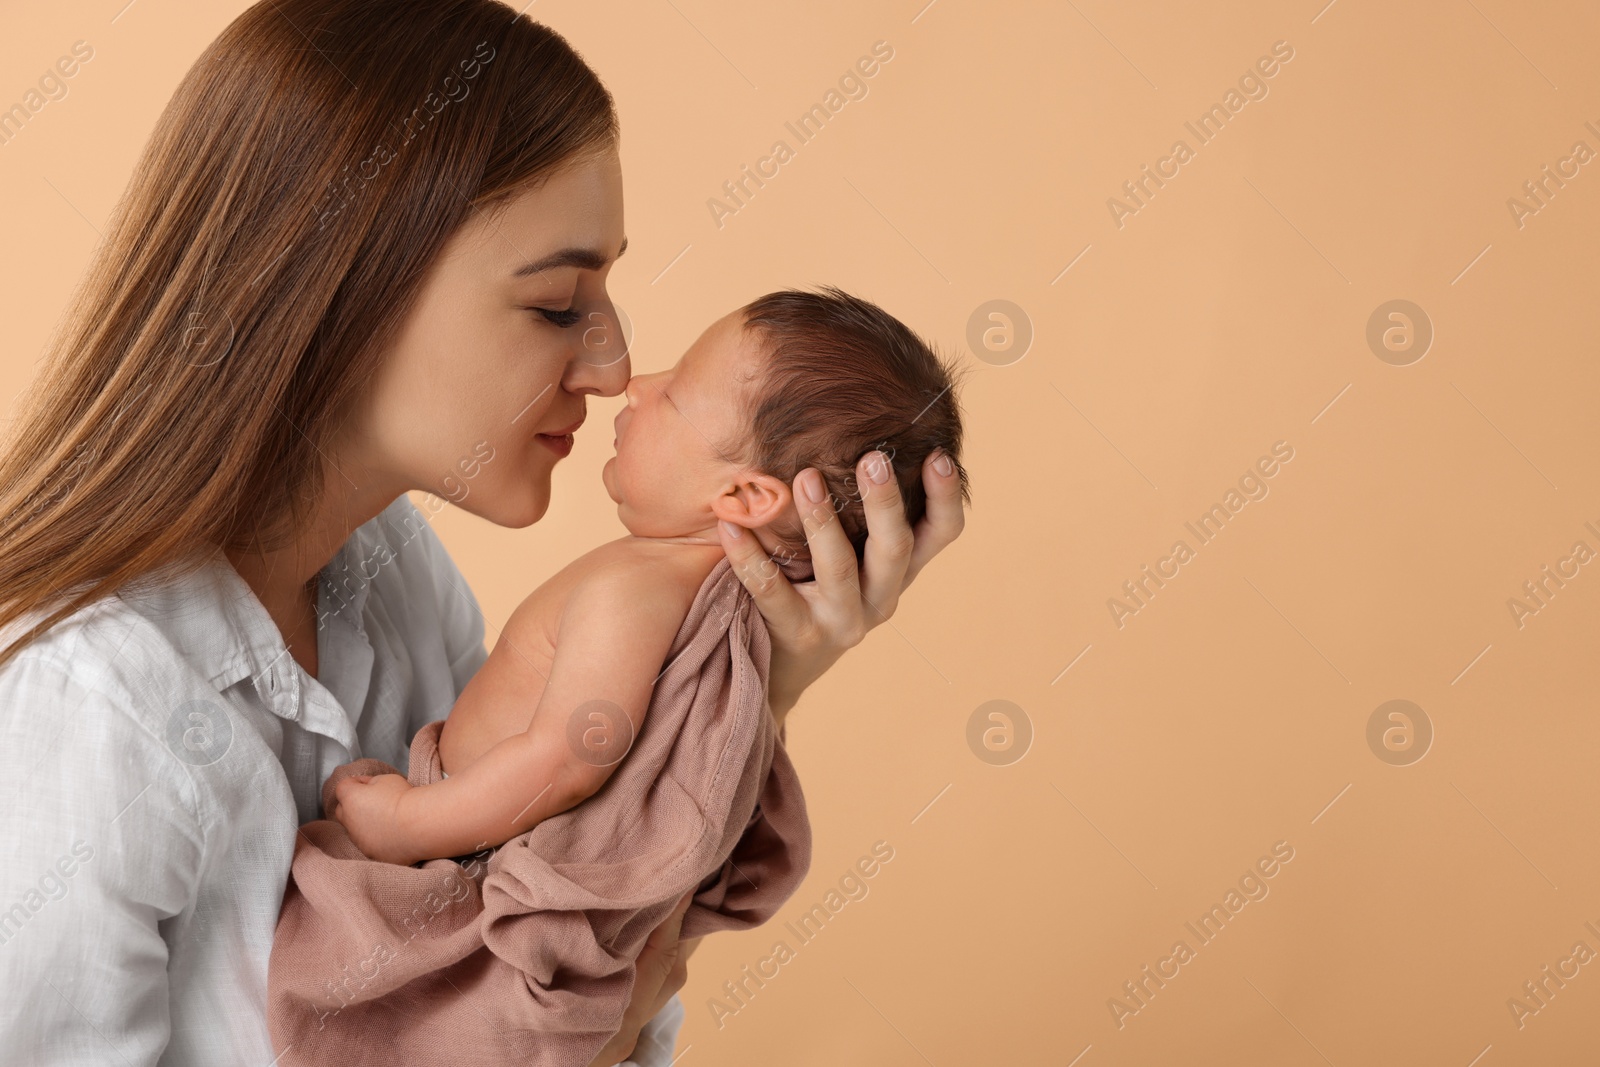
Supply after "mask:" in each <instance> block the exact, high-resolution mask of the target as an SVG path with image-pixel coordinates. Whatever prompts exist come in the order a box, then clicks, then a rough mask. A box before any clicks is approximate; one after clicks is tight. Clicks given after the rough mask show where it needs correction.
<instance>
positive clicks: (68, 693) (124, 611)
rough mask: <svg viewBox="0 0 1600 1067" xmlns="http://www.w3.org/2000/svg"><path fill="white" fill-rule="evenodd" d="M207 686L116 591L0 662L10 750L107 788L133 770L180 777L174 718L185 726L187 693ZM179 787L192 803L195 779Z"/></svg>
mask: <svg viewBox="0 0 1600 1067" xmlns="http://www.w3.org/2000/svg"><path fill="white" fill-rule="evenodd" d="M43 617H45V613H44V612H43V611H38V612H35V613H32V614H30V615H29V616H25V617H24V618H23V619H19V620H17V621H16V622H14V623H12V624H11V625H10V626H8V627H6V628H5V630H4V632H3V634H0V639H3V640H4V641H6V642H8V643H9V642H10V641H11V640H12V639H13V638H14V637H15V636H17V635H20V634H22V633H25V632H26V630H27V629H28V627H30V626H32V625H33V624H34V623H36V622H37V621H39V619H41V618H43ZM201 687H205V680H204V679H203V678H201V677H200V676H199V674H198V673H197V672H196V670H195V669H194V667H193V665H192V664H190V663H188V662H187V661H186V660H185V659H184V657H183V656H182V655H181V653H180V651H179V650H178V649H176V648H174V647H173V644H172V642H171V640H170V639H169V637H168V636H167V635H165V634H163V633H162V632H161V629H160V628H159V627H158V626H157V625H155V624H154V623H153V622H152V621H151V620H150V619H149V618H147V617H146V616H144V615H142V614H141V613H140V612H139V611H137V610H135V608H134V607H133V605H131V604H130V603H128V602H127V601H125V600H123V599H122V598H121V597H120V596H118V595H117V594H114V593H113V594H108V595H107V596H104V597H101V598H99V599H97V600H95V601H93V602H91V603H89V604H86V605H84V606H83V607H81V608H79V609H78V610H76V611H74V612H72V613H71V614H70V615H67V616H65V617H63V618H62V619H60V620H58V621H57V622H56V623H54V624H53V625H52V626H50V627H49V628H48V629H46V630H44V631H43V632H42V633H40V634H39V635H38V636H37V637H35V638H33V639H32V640H30V641H28V642H27V643H26V644H25V645H23V646H22V647H21V648H20V649H18V651H17V653H16V654H15V655H14V656H12V657H11V658H10V659H9V660H7V661H6V663H5V664H3V665H0V732H4V734H5V736H6V738H7V748H8V750H9V755H11V756H14V757H19V758H21V759H22V761H23V762H24V763H25V764H26V765H27V766H28V767H29V768H31V769H34V770H41V771H42V769H43V768H46V767H52V768H55V770H54V772H50V773H46V774H45V777H49V778H62V777H63V776H65V777H64V778H63V780H80V779H81V780H83V781H98V782H101V783H102V784H103V785H104V786H105V788H106V789H112V788H113V783H114V782H117V781H120V780H126V781H128V782H137V783H140V785H139V788H142V787H143V786H144V785H151V784H154V782H155V781H156V780H157V779H158V778H159V779H162V780H165V779H167V778H170V777H172V775H171V773H170V772H171V770H172V768H171V767H170V766H169V764H170V763H171V755H172V753H173V748H172V741H171V735H173V733H174V726H175V724H178V727H179V728H178V732H179V733H181V732H182V730H181V724H182V722H183V719H182V716H183V714H184V710H183V709H184V708H185V707H187V704H186V703H185V700H186V696H187V695H189V694H193V693H194V692H196V691H198V690H199V689H200V688H201ZM86 775H87V776H89V777H87V778H85V777H84V776H86ZM174 788H176V790H177V792H178V793H179V794H181V795H183V796H184V798H185V801H186V807H188V808H189V809H190V810H191V813H192V810H193V805H194V803H195V796H194V794H193V788H192V786H191V785H189V784H187V782H186V781H181V782H177V783H176V784H175V786H174ZM102 792H104V790H102ZM130 795H131V794H130ZM127 799H128V798H127V797H124V798H123V800H122V802H123V803H125V802H126V801H127Z"/></svg>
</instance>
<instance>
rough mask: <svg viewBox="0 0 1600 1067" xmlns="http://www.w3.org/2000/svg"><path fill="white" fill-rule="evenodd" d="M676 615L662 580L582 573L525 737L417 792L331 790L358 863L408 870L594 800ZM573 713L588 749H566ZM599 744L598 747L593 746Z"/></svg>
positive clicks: (677, 604)
mask: <svg viewBox="0 0 1600 1067" xmlns="http://www.w3.org/2000/svg"><path fill="white" fill-rule="evenodd" d="M685 606H686V605H684V604H683V603H682V602H681V597H679V596H678V595H677V594H676V593H675V591H674V590H673V588H672V583H671V582H670V580H665V581H664V580H663V579H662V576H660V575H659V574H656V575H652V574H651V573H649V571H648V569H647V568H646V567H645V566H644V565H642V564H633V563H619V564H611V565H608V566H606V567H604V568H601V569H599V570H596V571H595V572H594V573H593V574H590V575H588V576H586V577H585V578H584V579H583V580H582V581H581V582H579V583H578V584H577V586H575V587H574V588H573V590H572V592H571V593H570V594H569V596H568V599H567V603H566V605H565V607H564V608H563V609H562V613H561V618H560V621H559V622H558V624H557V633H556V649H555V658H554V662H553V663H552V665H551V668H550V677H549V680H548V681H547V682H546V683H545V688H544V693H543V695H542V696H541V697H540V699H539V706H538V708H537V709H536V710H535V712H534V715H533V721H532V722H531V723H530V724H529V726H528V729H527V730H526V731H524V732H522V733H519V734H514V735H512V736H510V737H507V738H505V739H504V740H502V741H500V742H499V743H498V744H496V745H495V746H494V747H492V748H490V749H489V750H488V751H487V752H485V753H484V754H483V755H482V756H481V757H479V758H478V759H477V760H474V761H473V762H472V763H471V764H470V765H469V766H467V767H465V768H463V769H462V770H461V771H460V772H459V773H457V774H452V775H451V776H450V777H449V778H445V779H441V780H440V781H437V782H434V783H431V784H429V785H426V786H421V787H418V788H410V787H407V786H404V785H402V784H394V783H390V785H389V786H388V787H385V788H384V789H383V790H382V793H383V794H384V795H382V796H379V795H373V796H372V797H371V798H370V799H371V800H372V801H373V802H374V804H372V805H367V804H363V803H362V801H363V799H364V798H363V797H362V796H361V795H360V792H359V790H372V788H373V786H374V785H376V784H378V783H379V782H381V781H382V779H383V778H387V777H395V778H398V777H399V776H398V775H394V776H388V775H385V776H380V778H378V779H374V780H373V781H372V782H370V783H366V784H362V785H359V786H356V787H353V788H352V790H351V791H350V795H349V796H348V798H347V795H346V793H345V792H344V791H343V788H342V787H343V786H344V783H341V792H340V794H339V810H338V813H337V814H336V816H335V817H336V818H338V819H339V821H340V822H342V823H344V824H345V826H346V828H347V829H349V830H350V832H351V838H352V839H353V840H354V841H355V843H356V845H357V846H358V847H360V848H361V849H362V851H363V852H365V853H366V854H367V855H368V856H371V857H372V858H374V859H383V860H387V861H389V862H391V863H402V864H407V865H409V864H411V863H415V862H416V861H417V860H419V859H433V858H439V857H450V856H460V855H465V854H466V853H469V852H475V851H477V850H479V849H482V848H485V847H487V846H490V845H499V844H504V843H505V842H506V841H509V840H510V839H511V838H513V837H516V836H517V835H518V834H521V833H524V832H525V831H527V830H529V829H531V828H532V827H534V826H535V825H537V824H538V823H539V822H541V821H542V820H544V819H547V818H549V817H550V816H552V815H555V814H558V813H560V812H563V811H566V810H567V809H568V808H570V807H573V806H574V805H576V804H577V803H578V802H579V801H582V800H583V799H585V798H586V797H589V796H591V795H593V794H594V793H595V791H596V790H598V789H599V788H600V787H601V786H602V785H603V784H605V781H606V779H607V778H609V777H610V776H611V772H612V771H613V770H615V769H616V765H617V762H618V761H619V760H620V759H621V758H622V756H623V755H624V754H625V752H626V750H627V746H628V745H629V744H631V742H632V739H633V738H634V737H637V736H638V731H639V729H640V728H641V727H642V726H643V724H644V716H645V711H646V709H647V708H648V706H649V704H650V694H651V692H652V689H653V687H654V684H655V680H656V678H657V677H658V676H659V675H660V673H661V668H662V663H663V661H664V660H665V659H666V656H667V651H668V649H669V648H670V647H671V644H672V639H673V638H674V637H675V636H676V635H677V632H678V628H679V627H680V626H681V625H682V623H683V614H684V609H685ZM511 651H513V652H515V648H514V647H513V648H512V649H511ZM596 702H604V703H596ZM585 705H590V706H589V707H585ZM575 716H576V717H577V718H579V719H580V720H581V725H580V726H579V727H577V728H575V729H573V731H572V734H573V735H576V736H578V737H579V738H580V739H581V738H583V737H584V735H587V740H588V741H589V742H590V743H589V745H588V749H587V751H585V750H584V749H582V748H578V747H575V746H574V745H573V744H572V743H571V742H569V740H568V738H569V736H570V735H569V722H571V720H572V719H573V718H574V717H575ZM619 716H620V718H619ZM621 718H625V719H626V720H627V721H626V722H623V721H621ZM608 730H609V735H606V734H604V733H603V732H604V731H608ZM595 731H602V733H600V734H597V733H596V732H595ZM608 737H609V744H608V745H607V744H601V745H596V744H595V742H605V741H607V740H608ZM613 749H614V750H613ZM585 757H587V758H585ZM601 764H603V765H601ZM402 781H403V780H402ZM391 790H392V792H391ZM376 793H378V791H376V790H374V794H376ZM347 800H348V801H350V802H352V803H347Z"/></svg>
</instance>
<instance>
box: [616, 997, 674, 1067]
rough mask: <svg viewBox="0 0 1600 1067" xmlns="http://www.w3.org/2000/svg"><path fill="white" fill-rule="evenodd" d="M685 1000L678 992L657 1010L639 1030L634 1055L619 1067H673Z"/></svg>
mask: <svg viewBox="0 0 1600 1067" xmlns="http://www.w3.org/2000/svg"><path fill="white" fill-rule="evenodd" d="M683 1014H684V1011H683V1001H682V1000H681V999H680V998H679V997H678V995H677V994H673V997H672V999H671V1000H669V1001H667V1002H666V1004H665V1005H663V1006H662V1008H661V1010H660V1011H658V1012H656V1014H655V1018H653V1019H651V1020H650V1021H649V1022H647V1023H645V1024H644V1026H643V1027H642V1028H640V1030H639V1041H638V1043H637V1044H635V1045H634V1046H633V1055H631V1056H629V1057H628V1058H627V1059H626V1060H623V1061H622V1063H620V1064H618V1065H617V1067H672V1063H673V1060H674V1056H673V1054H672V1052H673V1049H674V1048H675V1047H676V1046H677V1044H678V1030H679V1029H680V1028H681V1027H682V1026H683Z"/></svg>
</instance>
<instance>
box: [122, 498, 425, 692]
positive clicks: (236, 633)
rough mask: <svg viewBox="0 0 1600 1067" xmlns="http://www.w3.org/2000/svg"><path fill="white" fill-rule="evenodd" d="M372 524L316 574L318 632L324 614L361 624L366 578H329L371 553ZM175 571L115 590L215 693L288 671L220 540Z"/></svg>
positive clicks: (267, 621)
mask: <svg viewBox="0 0 1600 1067" xmlns="http://www.w3.org/2000/svg"><path fill="white" fill-rule="evenodd" d="M402 499H404V498H402ZM375 521H376V520H375ZM372 526H373V524H372V523H368V524H365V525H363V526H361V527H358V528H357V529H356V530H355V532H354V533H352V534H351V535H350V537H349V538H348V539H346V541H345V543H344V544H343V545H341V546H340V548H339V551H338V552H337V553H335V554H334V557H333V559H332V560H330V561H329V563H328V564H327V566H325V567H324V568H323V569H322V570H321V571H320V572H318V578H317V584H318V594H317V612H318V627H319V630H320V628H321V626H323V625H326V624H327V623H328V622H329V621H330V619H329V617H330V616H333V617H340V618H342V619H343V620H345V621H347V622H348V623H349V624H350V625H351V626H353V627H355V628H356V629H357V630H358V631H359V630H361V629H362V625H361V618H362V610H363V608H364V606H365V604H366V598H367V592H368V588H369V586H370V584H371V583H370V582H368V581H359V582H347V581H343V580H340V581H339V582H338V585H339V587H340V589H341V590H342V591H340V592H337V593H336V592H335V590H334V576H337V575H343V574H345V573H347V572H350V571H353V570H356V569H357V565H358V563H359V562H360V561H361V560H362V559H364V558H366V557H367V556H368V555H370V554H371V549H370V542H371V541H372V540H373V536H374V531H373V529H372ZM179 569H180V568H177V567H173V568H169V569H165V570H162V571H160V572H156V573H153V574H151V575H147V576H145V577H144V578H142V579H140V580H138V581H136V582H133V583H130V584H128V585H125V586H124V587H123V588H122V589H121V590H119V591H118V593H117V596H118V597H119V598H121V599H122V600H123V601H124V602H125V603H127V604H128V605H129V606H130V607H131V608H132V609H133V610H134V611H136V612H138V613H139V614H140V615H143V616H144V617H145V618H147V619H149V620H150V621H151V622H152V623H154V624H155V625H156V627H157V628H159V629H160V630H161V632H162V633H163V634H164V635H165V636H166V638H167V639H168V640H169V641H170V642H171V643H172V645H173V647H174V648H175V649H176V650H177V651H178V652H179V653H181V654H182V656H183V657H184V659H185V660H187V661H188V663H189V665H190V666H191V667H193V668H194V669H195V670H196V671H198V672H199V673H200V674H202V675H204V676H205V677H206V679H207V680H208V681H210V682H211V684H212V685H214V686H215V687H216V688H217V690H218V691H219V692H220V691H222V690H224V689H226V688H228V687H229V686H231V685H233V684H235V683H236V682H238V681H240V680H241V679H244V678H249V679H252V681H254V682H255V683H256V684H257V685H258V687H260V686H262V684H263V682H262V680H263V679H264V678H265V677H267V675H268V674H269V672H272V671H273V670H274V668H276V669H277V671H279V672H282V674H281V675H280V676H281V677H284V678H288V677H289V676H290V675H292V674H293V672H292V671H291V670H288V668H289V667H291V666H292V664H289V663H288V662H287V660H288V659H289V649H288V646H287V645H285V643H284V640H283V635H282V633H280V632H279V630H278V626H277V624H276V623H275V622H273V621H272V616H271V615H270V614H268V612H267V609H266V607H265V606H264V605H263V604H262V603H261V601H260V599H259V598H258V597H257V596H256V594H255V590H253V589H252V588H251V587H250V585H249V583H247V582H246V581H245V580H244V578H243V577H242V576H241V575H240V574H239V572H238V571H237V570H236V569H234V566H233V563H232V562H231V561H230V560H229V559H228V557H227V554H226V553H224V552H223V550H222V548H221V547H220V546H211V548H210V549H209V550H208V551H205V552H203V553H201V557H200V563H199V565H198V566H197V567H191V568H189V569H183V573H177V571H178V570H179Z"/></svg>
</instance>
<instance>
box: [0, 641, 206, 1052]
mask: <svg viewBox="0 0 1600 1067" xmlns="http://www.w3.org/2000/svg"><path fill="white" fill-rule="evenodd" d="M77 667H79V668H84V669H85V673H87V669H88V668H89V667H90V665H89V664H78V665H77ZM159 717H160V716H159V713H157V718H158V719H159ZM0 723H3V724H4V734H5V737H6V743H5V745H4V746H0V779H3V780H4V781H5V783H6V786H7V788H8V793H7V797H8V799H7V802H6V803H5V804H3V805H0V827H3V830H0V834H3V837H4V840H5V841H6V842H7V853H8V855H9V859H8V860H7V861H6V863H4V864H3V865H0V980H3V984H4V987H5V989H6V990H7V992H6V995H5V996H4V997H0V1033H4V1034H5V1035H6V1038H5V1045H6V1049H5V1055H4V1058H5V1059H6V1060H8V1061H13V1062H18V1063H28V1064H34V1065H37V1067H55V1065H62V1064H83V1063H121V1064H128V1065H130V1067H147V1065H154V1064H155V1063H156V1062H157V1060H158V1059H159V1058H160V1056H161V1055H162V1052H163V1050H164V1049H165V1048H166V1045H167V1042H168V1038H169V1036H170V1033H171V1029H170V1027H171V1023H170V1014H169V998H168V980H167V943H166V941H165V939H164V938H163V936H162V929H161V923H162V921H163V920H164V919H167V918H170V917H172V916H174V915H177V914H178V913H179V912H180V911H182V910H183V909H184V908H185V907H186V906H187V904H188V903H189V902H190V900H191V899H192V898H193V895H194V892H195V889H196V886H197V884H198V883H197V878H198V871H199V869H200V865H201V856H202V851H203V843H204V838H203V834H202V832H201V829H200V824H199V820H198V819H197V818H196V814H195V812H196V804H195V794H194V787H193V784H192V783H191V782H190V781H189V779H188V777H187V775H186V773H185V771H184V768H183V766H182V764H181V762H180V761H179V759H178V758H177V757H176V756H175V755H174V754H173V752H172V750H171V749H170V748H169V747H168V744H167V742H166V741H165V740H163V739H162V738H161V737H159V736H157V734H156V733H155V732H154V731H153V730H151V729H150V728H149V727H148V726H147V725H146V724H144V723H141V722H140V721H138V717H137V716H136V715H135V714H134V713H133V711H132V710H131V709H130V707H129V706H128V702H127V701H126V700H125V699H121V698H112V697H110V696H107V695H105V694H102V693H100V692H97V691H95V690H94V689H92V688H88V687H86V686H85V685H84V684H82V683H80V682H78V681H75V680H74V679H73V678H71V677H69V676H68V675H67V673H66V672H65V671H64V670H62V669H60V668H59V667H56V666H54V665H51V664H48V663H42V662H37V661H33V660H30V659H29V658H28V657H27V656H26V654H25V653H24V654H20V655H19V656H18V657H17V658H15V659H13V660H12V661H11V662H10V663H9V664H8V665H7V666H6V668H5V669H4V670H0ZM180 732H181V731H180Z"/></svg>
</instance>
